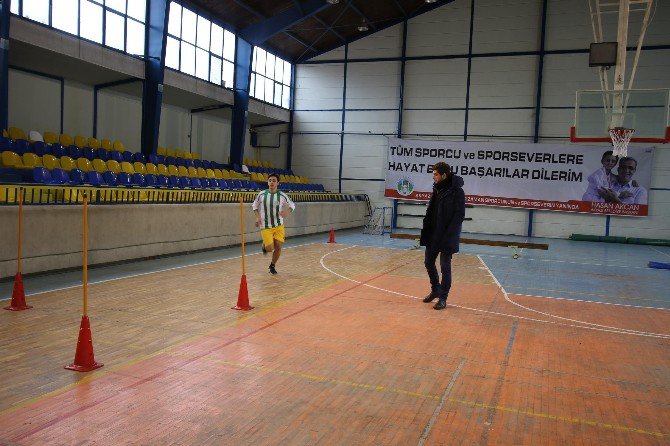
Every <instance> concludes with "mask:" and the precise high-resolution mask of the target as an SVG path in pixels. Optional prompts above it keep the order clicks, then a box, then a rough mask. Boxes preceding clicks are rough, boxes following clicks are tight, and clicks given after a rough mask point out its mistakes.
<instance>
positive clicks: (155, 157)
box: [149, 153, 160, 166]
mask: <svg viewBox="0 0 670 446" xmlns="http://www.w3.org/2000/svg"><path fill="white" fill-rule="evenodd" d="M149 162H150V163H151V164H153V165H156V166H158V165H159V164H160V163H159V162H158V155H154V154H153V153H152V154H151V155H149Z"/></svg>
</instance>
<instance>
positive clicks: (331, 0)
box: [326, 0, 340, 5]
mask: <svg viewBox="0 0 670 446" xmlns="http://www.w3.org/2000/svg"><path fill="white" fill-rule="evenodd" d="M326 1H327V2H328V3H330V4H331V5H337V4H338V3H340V0H326Z"/></svg>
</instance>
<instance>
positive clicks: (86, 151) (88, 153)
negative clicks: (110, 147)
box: [81, 147, 95, 161]
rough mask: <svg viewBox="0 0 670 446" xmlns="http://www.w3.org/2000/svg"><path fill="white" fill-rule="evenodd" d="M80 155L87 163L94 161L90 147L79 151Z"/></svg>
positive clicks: (93, 154) (93, 153)
mask: <svg viewBox="0 0 670 446" xmlns="http://www.w3.org/2000/svg"><path fill="white" fill-rule="evenodd" d="M81 154H82V156H83V157H84V158H86V159H87V160H89V161H93V160H94V159H95V152H94V151H93V149H91V148H90V147H84V148H83V149H81Z"/></svg>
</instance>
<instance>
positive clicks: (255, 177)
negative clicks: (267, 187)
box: [251, 172, 260, 181]
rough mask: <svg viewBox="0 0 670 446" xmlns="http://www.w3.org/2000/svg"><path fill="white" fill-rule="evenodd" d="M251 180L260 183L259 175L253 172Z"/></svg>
mask: <svg viewBox="0 0 670 446" xmlns="http://www.w3.org/2000/svg"><path fill="white" fill-rule="evenodd" d="M251 180H252V181H260V180H259V179H258V174H257V173H256V172H251Z"/></svg>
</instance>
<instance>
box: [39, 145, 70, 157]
mask: <svg viewBox="0 0 670 446" xmlns="http://www.w3.org/2000/svg"><path fill="white" fill-rule="evenodd" d="M33 150H34V147H33ZM35 153H36V154H37V155H39V153H37V152H35ZM51 154H52V155H53V156H55V157H56V158H60V157H61V156H65V147H63V146H61V145H60V144H51Z"/></svg>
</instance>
